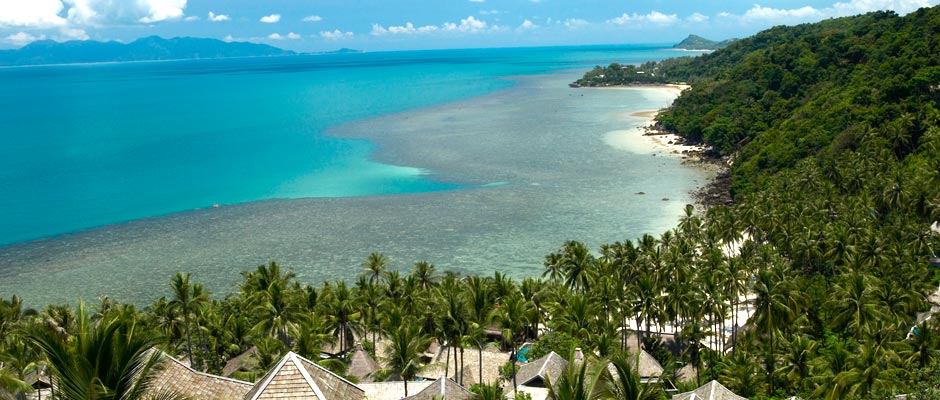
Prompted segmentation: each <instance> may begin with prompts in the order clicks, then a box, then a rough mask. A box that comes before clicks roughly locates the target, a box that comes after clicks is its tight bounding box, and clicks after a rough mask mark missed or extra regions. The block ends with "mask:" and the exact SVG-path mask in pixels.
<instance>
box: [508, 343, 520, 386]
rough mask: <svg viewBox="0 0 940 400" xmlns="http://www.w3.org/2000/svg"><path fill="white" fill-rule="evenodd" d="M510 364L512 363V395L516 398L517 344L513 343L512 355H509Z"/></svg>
mask: <svg viewBox="0 0 940 400" xmlns="http://www.w3.org/2000/svg"><path fill="white" fill-rule="evenodd" d="M509 362H511V363H512V394H513V396H515V395H516V393H517V390H518V387H517V385H516V342H513V343H512V353H509Z"/></svg>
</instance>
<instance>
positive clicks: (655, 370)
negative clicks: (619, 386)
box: [607, 350, 663, 379]
mask: <svg viewBox="0 0 940 400" xmlns="http://www.w3.org/2000/svg"><path fill="white" fill-rule="evenodd" d="M633 357H634V356H633V355H631V356H630V367H631V368H634V367H636V364H635V363H636V359H635V358H633ZM639 361H640V365H639V368H636V373H637V375H639V377H640V379H643V378H647V379H648V378H658V377H660V376H662V375H663V366H662V365H660V364H659V361H656V358H654V357H653V356H651V355H650V353H647V352H646V350H640V360H639ZM607 370H608V371H610V374H611V375H613V376H614V377H617V369H616V368H614V365H613V364H608V365H607Z"/></svg>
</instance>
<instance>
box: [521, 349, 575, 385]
mask: <svg viewBox="0 0 940 400" xmlns="http://www.w3.org/2000/svg"><path fill="white" fill-rule="evenodd" d="M567 366H568V361H565V359H564V358H561V356H559V355H558V354H556V353H555V352H554V351H553V352H550V353H548V354H546V355H544V356H542V357H541V358H539V359H538V360H535V361H532V362H530V363H528V364H525V365H523V366H521V367H519V371H517V372H516V382H517V383H518V384H519V385H526V386H545V378H546V377H549V376H551V377H552V379H555V380H557V379H558V377H559V376H561V373H562V372H563V371H564V370H565V367H567Z"/></svg>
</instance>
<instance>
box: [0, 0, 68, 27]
mask: <svg viewBox="0 0 940 400" xmlns="http://www.w3.org/2000/svg"><path fill="white" fill-rule="evenodd" d="M62 8H63V7H62V2H61V1H59V0H28V1H15V0H0V27H2V26H17V27H30V28H49V27H53V26H61V25H65V18H62V17H60V16H59V13H60V12H62Z"/></svg>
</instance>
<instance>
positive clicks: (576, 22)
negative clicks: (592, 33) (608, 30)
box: [562, 18, 590, 29]
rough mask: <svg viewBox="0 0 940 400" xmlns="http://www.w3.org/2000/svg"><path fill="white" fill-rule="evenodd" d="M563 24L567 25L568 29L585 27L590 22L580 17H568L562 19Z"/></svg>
mask: <svg viewBox="0 0 940 400" xmlns="http://www.w3.org/2000/svg"><path fill="white" fill-rule="evenodd" d="M562 24H564V25H565V27H566V28H568V29H577V28H581V27H585V26H587V25H589V24H590V23H589V22H587V21H585V20H583V19H580V18H568V19H566V20H564V21H562Z"/></svg>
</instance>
